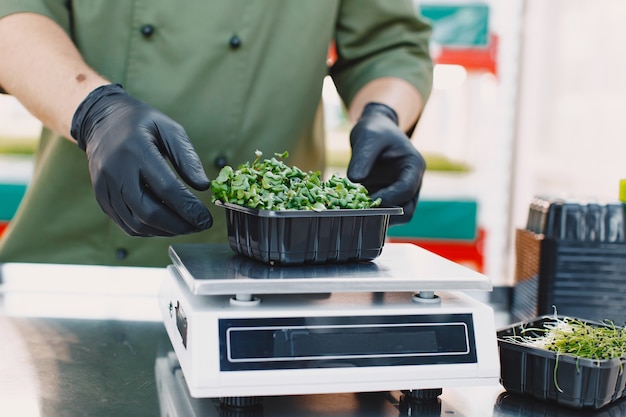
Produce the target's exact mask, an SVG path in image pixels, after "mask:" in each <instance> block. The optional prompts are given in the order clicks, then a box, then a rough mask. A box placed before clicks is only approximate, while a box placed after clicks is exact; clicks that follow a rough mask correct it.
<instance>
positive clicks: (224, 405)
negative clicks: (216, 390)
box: [220, 397, 263, 417]
mask: <svg viewBox="0 0 626 417" xmlns="http://www.w3.org/2000/svg"><path fill="white" fill-rule="evenodd" d="M261 401H262V397H221V398H220V417H262V416H263V408H262V406H261Z"/></svg>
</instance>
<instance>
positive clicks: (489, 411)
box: [0, 264, 626, 417]
mask: <svg viewBox="0 0 626 417" xmlns="http://www.w3.org/2000/svg"><path fill="white" fill-rule="evenodd" d="M0 267H1V268H2V269H0V273H1V275H0V334H2V343H1V344H0V355H1V357H2V360H1V361H0V375H1V376H2V377H1V378H0V415H2V416H19V417H22V416H24V417H26V416H29V417H30V416H44V417H57V416H72V417H73V416H90V417H98V416H103V417H105V416H106V417H111V416H133V417H141V416H151V417H154V416H161V417H165V416H168V417H175V416H176V417H179V416H180V417H186V416H189V417H191V416H200V415H202V416H238V417H253V416H254V417H260V416H264V417H273V416H289V417H303V416H311V417H312V416H326V417H328V416H342V417H348V416H355V417H356V416H363V417H364V416H377V417H384V416H394V417H395V416H400V417H401V416H425V417H439V416H446V417H450V416H455V417H460V416H465V417H489V416H494V417H495V416H498V417H504V416H525V417H527V416H528V417H530V416H541V417H546V416H568V417H569V416H586V417H589V416H603V417H605V416H606V417H609V416H619V415H625V414H626V404H624V403H623V401H620V402H617V403H615V404H612V405H610V406H608V407H605V408H603V409H601V410H598V411H578V410H572V409H568V408H565V407H562V406H556V405H554V404H551V403H545V402H542V401H537V400H532V399H528V398H524V397H520V396H517V395H512V394H508V393H506V392H505V391H504V390H503V388H502V387H501V386H499V385H495V386H482V387H477V386H471V387H457V388H446V387H444V388H443V393H442V395H440V396H439V398H438V399H437V400H435V401H430V402H425V403H423V404H412V405H407V403H406V402H405V401H403V400H402V393H401V392H374V393H348V394H323V395H295V396H277V397H266V398H263V400H262V402H261V405H260V407H257V408H249V409H246V410H224V409H220V408H219V406H218V403H217V401H216V400H211V399H193V398H191V397H189V396H188V395H186V393H185V388H184V385H182V384H180V371H178V372H177V370H178V367H177V363H176V360H175V356H173V355H172V352H171V351H172V348H171V344H170V341H169V339H168V337H167V334H166V332H165V329H164V326H163V323H162V322H161V321H160V315H159V314H160V313H159V312H158V308H157V305H156V295H157V293H158V288H159V287H160V282H161V280H162V279H163V277H164V274H165V270H160V269H149V268H111V267H74V266H72V267H69V266H62V265H28V264H4V265H0ZM476 296H477V297H479V298H480V297H485V300H487V299H488V298H489V297H488V294H486V293H478V294H476ZM486 302H488V301H486ZM494 309H495V310H496V324H497V325H498V326H502V327H504V326H506V325H508V324H509V320H510V315H509V314H508V312H507V311H505V310H506V309H502V308H501V306H494Z"/></svg>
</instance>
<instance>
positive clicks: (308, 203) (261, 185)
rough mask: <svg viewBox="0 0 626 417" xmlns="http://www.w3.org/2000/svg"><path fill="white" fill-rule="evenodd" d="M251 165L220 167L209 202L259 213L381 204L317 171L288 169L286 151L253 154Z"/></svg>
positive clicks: (357, 187) (352, 185)
mask: <svg viewBox="0 0 626 417" xmlns="http://www.w3.org/2000/svg"><path fill="white" fill-rule="evenodd" d="M255 155H256V158H255V159H254V161H253V162H252V163H250V162H245V163H243V164H241V165H239V167H238V168H237V169H233V168H232V167H231V166H225V167H223V168H222V169H221V170H220V172H219V173H218V175H217V178H215V179H214V180H213V181H211V191H213V196H212V202H215V201H221V202H223V203H233V204H238V205H241V206H244V207H249V208H254V209H259V210H313V211H322V210H327V209H368V208H374V207H378V206H380V205H381V203H382V200H381V199H380V198H378V199H376V200H372V198H371V197H370V196H369V194H368V191H367V189H366V188H365V187H364V186H363V185H362V184H357V183H353V182H352V181H350V180H349V179H348V178H345V177H341V176H339V175H337V174H333V175H332V176H331V178H330V179H329V180H328V181H324V180H323V179H322V178H321V174H320V172H319V171H309V172H304V171H302V170H301V169H299V168H298V167H295V166H288V165H287V164H285V162H284V160H285V159H286V158H287V157H288V156H289V153H288V152H286V151H285V152H283V153H275V154H274V156H273V157H272V158H270V159H262V156H263V153H262V152H261V151H258V150H257V151H256V152H255Z"/></svg>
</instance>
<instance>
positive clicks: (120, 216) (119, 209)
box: [96, 187, 172, 237]
mask: <svg viewBox="0 0 626 417" xmlns="http://www.w3.org/2000/svg"><path fill="white" fill-rule="evenodd" d="M97 191H98V192H97V193H96V200H97V202H98V204H99V205H100V208H101V209H102V211H103V212H104V213H105V214H107V215H108V216H109V217H110V218H111V219H112V220H113V221H114V222H115V223H116V224H117V225H118V226H119V227H120V228H121V229H122V230H123V231H124V232H125V233H126V234H127V235H129V236H144V237H147V236H172V233H171V232H166V231H163V230H161V229H157V228H154V227H152V226H149V225H146V224H143V223H142V222H141V221H140V220H139V219H138V218H137V217H136V216H135V215H134V213H133V211H132V209H131V208H130V207H129V206H128V205H127V204H126V202H125V201H124V196H123V194H122V193H120V192H116V193H115V194H114V195H112V194H111V193H109V192H108V190H107V189H106V187H99V189H98V190H97Z"/></svg>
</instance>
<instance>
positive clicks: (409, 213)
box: [389, 195, 418, 225]
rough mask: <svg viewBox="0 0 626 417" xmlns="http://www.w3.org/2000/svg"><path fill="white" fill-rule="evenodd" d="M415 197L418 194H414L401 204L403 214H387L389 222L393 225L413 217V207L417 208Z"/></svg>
mask: <svg viewBox="0 0 626 417" xmlns="http://www.w3.org/2000/svg"><path fill="white" fill-rule="evenodd" d="M417 198H418V196H417V195H416V196H415V197H413V198H412V199H411V200H409V201H407V202H406V203H405V204H403V205H402V209H403V214H402V215H401V216H389V224H390V225H394V224H403V223H408V222H410V221H411V219H412V218H413V214H415V209H416V208H417Z"/></svg>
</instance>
